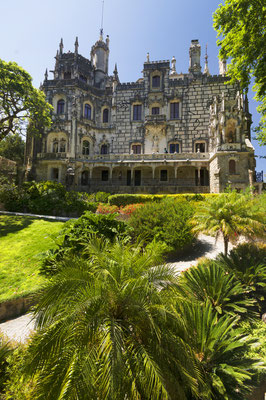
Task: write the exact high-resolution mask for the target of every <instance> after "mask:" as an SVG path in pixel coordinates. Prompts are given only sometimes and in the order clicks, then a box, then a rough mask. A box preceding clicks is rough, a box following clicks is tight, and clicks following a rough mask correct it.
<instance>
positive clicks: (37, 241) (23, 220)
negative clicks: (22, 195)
mask: <svg viewBox="0 0 266 400" xmlns="http://www.w3.org/2000/svg"><path fill="white" fill-rule="evenodd" d="M63 224H64V223H63V222H57V221H48V220H43V219H34V218H31V217H16V216H0V301H5V300H10V299H12V298H15V297H20V296H24V295H26V294H29V293H32V292H34V291H36V290H38V289H39V288H40V286H41V285H42V283H44V281H45V278H44V277H42V276H40V275H39V274H38V271H39V267H40V264H41V257H40V254H41V253H42V252H44V251H46V250H48V249H50V248H53V247H54V246H55V243H54V241H53V238H55V237H56V235H57V233H58V232H59V230H60V229H61V228H62V226H63Z"/></svg>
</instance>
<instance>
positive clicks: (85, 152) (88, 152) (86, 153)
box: [82, 139, 90, 156]
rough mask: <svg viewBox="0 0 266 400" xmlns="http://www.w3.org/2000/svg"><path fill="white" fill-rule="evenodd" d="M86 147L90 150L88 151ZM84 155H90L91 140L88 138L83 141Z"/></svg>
mask: <svg viewBox="0 0 266 400" xmlns="http://www.w3.org/2000/svg"><path fill="white" fill-rule="evenodd" d="M85 143H88V146H85ZM86 149H87V150H88V151H86ZM82 155H83V156H89V155H90V142H89V141H88V140H86V139H85V140H83V141H82Z"/></svg>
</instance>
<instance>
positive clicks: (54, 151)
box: [53, 139, 58, 153]
mask: <svg viewBox="0 0 266 400" xmlns="http://www.w3.org/2000/svg"><path fill="white" fill-rule="evenodd" d="M57 152H58V140H57V139H54V140H53V153H57Z"/></svg>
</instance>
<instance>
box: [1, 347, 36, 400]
mask: <svg viewBox="0 0 266 400" xmlns="http://www.w3.org/2000/svg"><path fill="white" fill-rule="evenodd" d="M26 350H27V347H26V345H22V344H20V343H19V344H17V345H16V348H14V349H13V351H12V353H11V354H9V356H8V358H7V370H6V372H7V377H6V382H5V385H4V393H3V394H2V397H1V400H15V399H16V400H33V399H34V397H33V393H34V387H35V385H36V383H37V379H36V378H33V379H32V378H27V377H26V376H25V374H24V358H25V354H26Z"/></svg>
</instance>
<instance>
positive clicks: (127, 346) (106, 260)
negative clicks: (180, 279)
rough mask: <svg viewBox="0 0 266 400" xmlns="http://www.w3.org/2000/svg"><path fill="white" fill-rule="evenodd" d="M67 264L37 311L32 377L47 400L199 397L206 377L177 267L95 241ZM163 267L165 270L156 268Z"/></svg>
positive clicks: (151, 252)
mask: <svg viewBox="0 0 266 400" xmlns="http://www.w3.org/2000/svg"><path fill="white" fill-rule="evenodd" d="M87 251H88V254H89V259H88V260H85V259H84V258H82V259H81V258H72V259H71V260H66V261H64V268H60V271H59V272H58V274H57V275H55V276H54V277H52V278H51V280H50V281H49V283H48V284H47V286H46V287H45V288H44V290H43V293H42V295H41V298H40V299H39V301H38V305H37V306H36V309H35V316H36V317H37V326H38V333H37V334H36V336H35V337H34V338H33V340H32V342H31V343H30V345H29V351H28V356H27V369H28V372H29V373H30V374H37V375H38V384H37V387H36V399H38V400H41V399H43V400H44V399H45V400H49V399H51V400H55V399H62V400H63V399H68V400H72V399H75V400H79V399H82V400H86V399H90V400H94V399H95V400H98V399H101V400H105V399H107V400H125V399H132V400H133V399H134V400H138V399H141V400H167V399H170V398H171V399H180V400H182V399H184V400H186V399H187V397H186V393H187V392H188V391H189V392H190V393H193V395H195V396H196V395H198V394H199V393H198V380H199V376H198V370H197V369H196V368H195V361H194V358H193V355H192V354H191V350H190V346H189V344H188V343H187V341H186V336H187V334H186V331H185V330H184V325H183V322H182V318H180V316H179V315H177V314H176V312H175V311H174V309H173V307H172V306H171V301H169V299H171V298H172V295H173V293H172V292H171V293H170V290H169V288H171V287H172V284H173V283H175V282H176V274H175V272H174V270H173V268H172V267H170V266H161V263H162V260H161V259H160V258H158V249H157V246H156V245H155V244H154V246H150V247H149V248H148V249H147V250H146V251H143V249H141V248H140V247H134V246H132V245H131V246H129V245H127V246H124V245H123V244H121V243H119V242H116V243H114V244H112V245H110V244H109V245H107V244H106V242H103V241H102V240H99V239H98V240H94V241H93V240H92V241H91V243H90V244H89V246H88V249H87ZM155 265H159V266H158V267H155Z"/></svg>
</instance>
